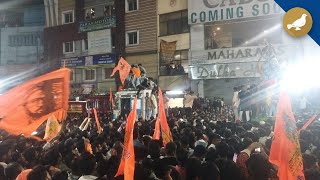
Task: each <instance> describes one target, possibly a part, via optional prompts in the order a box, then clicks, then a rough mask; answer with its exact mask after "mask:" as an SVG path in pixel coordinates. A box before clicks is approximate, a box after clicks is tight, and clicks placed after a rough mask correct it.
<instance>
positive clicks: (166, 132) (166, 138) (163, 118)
mask: <svg viewBox="0 0 320 180" xmlns="http://www.w3.org/2000/svg"><path fill="white" fill-rule="evenodd" d="M163 102H164V101H163V96H162V91H161V89H160V87H159V114H158V118H159V120H160V125H161V132H162V139H163V145H166V144H167V143H169V142H172V141H173V139H172V135H171V131H170V128H169V125H168V121H167V115H166V111H165V107H164V103H163Z"/></svg>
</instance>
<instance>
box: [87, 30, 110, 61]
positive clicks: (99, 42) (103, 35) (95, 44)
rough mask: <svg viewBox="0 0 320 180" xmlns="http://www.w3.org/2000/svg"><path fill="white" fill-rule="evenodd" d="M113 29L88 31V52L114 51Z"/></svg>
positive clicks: (91, 53)
mask: <svg viewBox="0 0 320 180" xmlns="http://www.w3.org/2000/svg"><path fill="white" fill-rule="evenodd" d="M111 44H112V40H111V30H110V29H103V30H99V31H93V32H88V54H89V55H93V54H102V53H111V51H112V45H111Z"/></svg>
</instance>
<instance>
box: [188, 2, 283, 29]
mask: <svg viewBox="0 0 320 180" xmlns="http://www.w3.org/2000/svg"><path fill="white" fill-rule="evenodd" d="M188 7H189V8H188V21H189V24H197V23H208V22H217V21H225V20H235V19H242V18H252V17H261V16H269V15H275V14H281V13H283V10H282V9H281V8H280V7H279V6H278V5H277V3H276V2H275V1H274V0H229V1H226V0H188Z"/></svg>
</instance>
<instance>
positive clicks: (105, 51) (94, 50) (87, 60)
mask: <svg viewBox="0 0 320 180" xmlns="http://www.w3.org/2000/svg"><path fill="white" fill-rule="evenodd" d="M44 2H45V5H46V28H45V57H46V59H47V60H48V61H50V62H51V65H52V67H54V68H59V67H61V66H63V65H65V66H67V67H69V68H70V69H71V70H72V75H71V87H72V89H73V90H78V89H83V91H82V92H83V93H90V92H91V91H93V90H94V91H95V92H97V93H105V92H106V91H108V89H107V88H109V87H111V88H112V89H114V90H115V89H116V85H115V83H114V79H113V78H112V79H111V77H110V74H111V72H112V69H113V67H114V65H115V63H116V61H117V60H118V58H117V56H118V55H122V54H123V52H122V53H121V51H120V50H119V49H121V48H119V44H120V45H121V41H124V39H120V38H118V37H119V36H120V35H121V33H119V32H121V29H123V28H124V27H117V28H116V25H117V24H118V23H117V22H116V13H115V10H116V7H115V5H116V4H115V2H114V1H113V0H107V1H105V0H76V1H75V0H59V1H58V0H54V1H51V0H45V1H44ZM120 21H121V19H120ZM122 21H123V20H122ZM120 24H121V23H120ZM117 31H118V32H117ZM117 36H118V37H117ZM123 37H124V36H123ZM117 38H118V39H117ZM116 39H117V40H116ZM116 41H118V42H117V43H116ZM122 44H124V42H123V43H122ZM116 53H117V54H118V55H116Z"/></svg>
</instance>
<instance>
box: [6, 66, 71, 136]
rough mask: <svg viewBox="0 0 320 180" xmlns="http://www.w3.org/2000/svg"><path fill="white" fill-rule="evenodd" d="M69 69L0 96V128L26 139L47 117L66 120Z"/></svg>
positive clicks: (46, 75) (43, 76) (42, 77)
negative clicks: (23, 136) (52, 116)
mask: <svg viewBox="0 0 320 180" xmlns="http://www.w3.org/2000/svg"><path fill="white" fill-rule="evenodd" d="M69 81H70V70H69V69H67V68H62V69H59V70H56V71H53V72H51V73H48V74H45V75H42V76H39V77H37V78H34V79H32V80H30V81H28V82H25V83H23V84H21V85H19V86H17V87H15V88H13V89H11V90H9V91H7V92H6V93H5V94H3V95H1V96H0V129H3V130H5V131H7V132H9V133H11V134H14V135H20V134H24V135H25V136H27V137H30V136H31V133H32V132H33V131H35V130H36V129H37V128H38V127H39V126H40V125H41V124H42V123H43V122H44V121H45V120H47V119H48V118H49V117H50V116H51V115H55V117H57V119H58V121H62V120H64V119H65V117H66V113H67V110H68V99H69Z"/></svg>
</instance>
